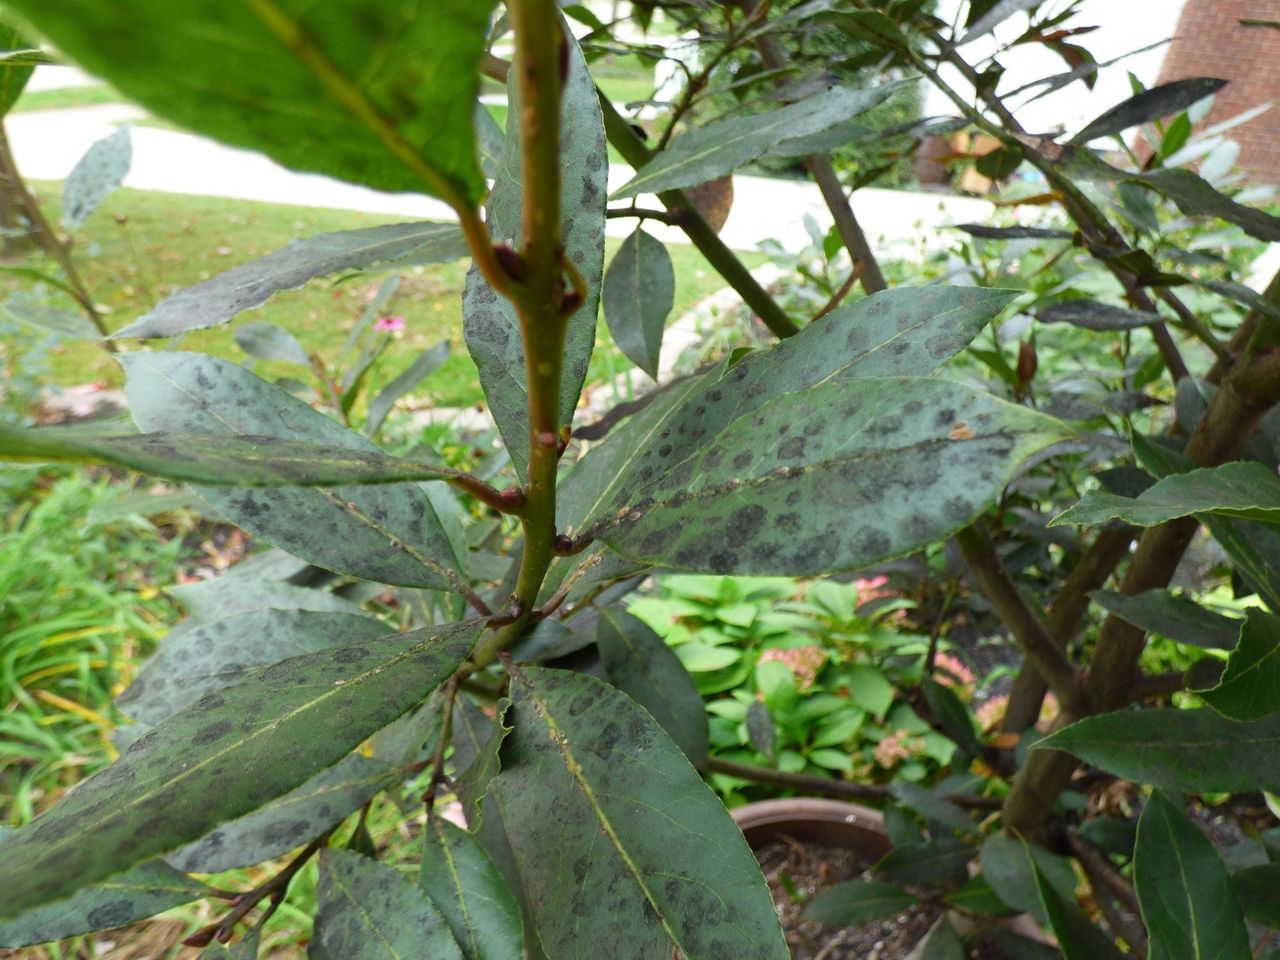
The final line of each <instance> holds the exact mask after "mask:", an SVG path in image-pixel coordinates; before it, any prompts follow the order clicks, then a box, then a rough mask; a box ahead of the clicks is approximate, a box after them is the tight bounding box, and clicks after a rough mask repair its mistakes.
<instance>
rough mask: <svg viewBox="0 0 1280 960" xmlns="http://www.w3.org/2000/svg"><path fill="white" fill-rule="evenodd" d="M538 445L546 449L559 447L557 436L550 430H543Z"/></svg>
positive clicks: (539, 435)
mask: <svg viewBox="0 0 1280 960" xmlns="http://www.w3.org/2000/svg"><path fill="white" fill-rule="evenodd" d="M537 440H538V443H539V444H540V445H542V446H544V447H554V446H557V445H558V441H557V440H556V435H555V434H554V433H552V432H551V431H550V430H543V431H542V432H541V433H539V434H538V436H537Z"/></svg>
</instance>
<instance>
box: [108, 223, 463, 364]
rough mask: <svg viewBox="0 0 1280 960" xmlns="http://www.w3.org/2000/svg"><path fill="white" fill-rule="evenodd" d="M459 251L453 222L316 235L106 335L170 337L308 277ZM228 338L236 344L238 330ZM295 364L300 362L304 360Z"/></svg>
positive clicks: (436, 258)
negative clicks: (232, 338) (232, 337)
mask: <svg viewBox="0 0 1280 960" xmlns="http://www.w3.org/2000/svg"><path fill="white" fill-rule="evenodd" d="M466 252H467V245H466V242H465V241H464V240H463V237H462V229H461V228H460V227H459V226H458V225H457V224H456V223H392V224H388V225H386V226H382V227H368V228H366V229H363V230H344V231H340V232H338V233H317V234H315V235H314V236H310V237H306V238H304V239H302V240H294V241H293V242H292V243H290V244H289V245H288V246H287V247H285V248H283V249H282V250H277V251H275V252H274V253H269V254H267V255H266V256H265V257H261V258H259V259H257V260H250V261H249V262H248V263H242V264H241V265H240V266H238V267H232V268H231V269H230V270H228V271H227V272H226V273H220V274H218V275H217V276H216V277H213V278H212V279H210V280H205V281H204V282H203V283H197V284H196V285H195V286H193V287H188V288H187V289H185V290H181V291H179V292H178V293H175V294H174V295H173V296H171V297H167V298H166V299H164V300H161V301H160V302H159V303H158V304H156V306H155V307H153V308H152V310H151V311H150V312H149V313H145V314H143V315H142V316H141V317H139V318H138V319H137V320H135V321H134V322H133V323H131V324H130V325H129V326H127V327H125V328H124V329H123V330H119V331H117V332H116V333H115V334H113V337H114V338H115V339H117V340H119V339H122V338H127V337H172V336H175V335H176V334H179V333H183V332H184V331H187V330H202V329H204V328H206V327H213V326H217V325H218V324H220V323H226V322H227V321H228V320H230V319H231V318H232V317H234V316H236V315H237V314H239V313H242V312H244V311H245V310H251V309H253V308H254V307H260V306H262V305H263V304H264V303H266V302H267V301H268V300H270V299H271V298H272V297H273V296H274V295H275V294H277V293H279V292H281V291H282V290H293V289H295V288H296V287H301V286H302V285H303V284H305V283H306V282H307V281H308V280H312V279H314V278H316V277H325V276H329V275H330V274H335V273H342V272H344V271H348V270H363V269H365V268H367V267H372V266H375V265H376V266H380V267H382V268H383V269H387V268H390V267H393V266H404V267H407V266H416V265H418V264H427V263H444V262H446V261H449V260H457V259H458V258H459V257H463V256H465V255H466ZM243 329H244V328H243V327H241V328H240V330H243ZM236 339H237V340H239V339H240V331H237V337H236ZM245 349H248V348H247V347H246V348H245ZM295 362H301V363H306V359H305V354H304V355H303V359H302V360H300V361H297V360H295Z"/></svg>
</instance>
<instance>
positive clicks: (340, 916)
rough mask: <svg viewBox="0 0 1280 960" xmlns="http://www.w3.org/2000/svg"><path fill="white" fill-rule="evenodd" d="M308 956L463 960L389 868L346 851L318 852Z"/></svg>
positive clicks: (436, 914)
mask: <svg viewBox="0 0 1280 960" xmlns="http://www.w3.org/2000/svg"><path fill="white" fill-rule="evenodd" d="M319 873H320V881H319V883H318V885H317V887H316V900H317V903H318V910H317V912H316V924H315V933H314V934H313V937H314V939H313V940H312V941H311V948H310V950H309V955H310V956H312V957H320V958H325V960H406V958H409V957H422V958H424V960H425V958H427V957H430V958H431V960H462V951H461V950H460V949H459V948H458V943H457V941H456V940H454V938H453V934H452V933H450V932H449V927H448V925H447V924H446V923H445V919H444V917H442V916H441V915H440V911H439V910H437V909H436V907H435V905H434V904H433V903H432V902H431V900H430V899H429V898H428V897H427V895H426V894H425V893H423V892H422V891H421V890H420V889H418V887H416V886H414V885H413V883H411V882H410V881H409V880H407V879H406V878H405V876H404V874H402V873H401V872H400V871H399V870H397V869H396V868H395V867H393V866H391V865H390V864H385V863H379V862H378V861H377V860H370V859H369V858H368V857H363V856H361V855H360V854H358V853H352V852H351V851H350V850H334V849H332V848H331V849H327V850H322V851H320V869H319Z"/></svg>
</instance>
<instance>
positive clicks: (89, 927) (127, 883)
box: [0, 835, 213, 947]
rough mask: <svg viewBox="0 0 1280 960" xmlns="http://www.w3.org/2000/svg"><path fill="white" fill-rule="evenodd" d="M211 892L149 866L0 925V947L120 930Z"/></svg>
mask: <svg viewBox="0 0 1280 960" xmlns="http://www.w3.org/2000/svg"><path fill="white" fill-rule="evenodd" d="M2 839H3V835H0V840H2ZM212 892H213V891H212V890H211V889H210V888H209V887H207V886H205V885H204V884H203V883H201V882H200V881H199V880H195V879H193V878H191V877H188V876H187V875H186V874H185V873H180V872H178V871H177V870H175V869H174V868H173V867H171V866H169V865H168V864H166V863H164V862H162V861H159V860H152V861H150V862H149V863H144V864H142V865H141V866H138V867H134V868H133V869H132V870H128V871H126V872H125V873H122V874H120V875H119V876H115V877H111V878H110V879H108V880H104V881H102V882H101V883H96V884H94V885H93V886H91V887H86V888H84V889H83V890H80V891H79V892H77V893H75V894H73V895H72V896H71V897H69V898H67V899H65V900H59V901H58V902H57V903H52V904H49V905H48V906H45V907H35V908H34V909H31V910H28V911H27V912H25V913H23V914H20V915H19V916H17V917H15V918H14V919H12V920H6V921H4V922H0V947H27V946H31V945H32V944H36V943H48V942H49V941H51V940H62V939H63V938H65V937H75V936H79V935H80V934H82V933H92V932H94V931H97V930H110V929H113V928H115V927H123V926H124V925H125V924H129V923H133V922H134V921H135V920H142V919H145V918H146V917H153V916H155V915H156V914H157V913H161V912H163V911H165V910H168V909H169V908H170V907H176V906H178V905H179V904H183V903H187V902H189V901H191V900H195V899H197V898H199V897H204V896H207V895H209V894H211V893H212Z"/></svg>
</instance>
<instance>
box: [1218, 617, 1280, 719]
mask: <svg viewBox="0 0 1280 960" xmlns="http://www.w3.org/2000/svg"><path fill="white" fill-rule="evenodd" d="M1245 612H1246V615H1247V617H1248V619H1247V620H1246V621H1245V623H1244V626H1243V627H1241V629H1240V642H1239V643H1238V644H1237V645H1236V648H1235V649H1234V650H1232V651H1231V656H1230V657H1229V658H1228V660H1227V668H1226V670H1225V671H1223V674H1222V678H1221V679H1220V680H1219V681H1218V684H1217V686H1215V687H1214V688H1213V689H1212V690H1203V691H1200V698H1201V699H1202V700H1204V702H1205V703H1207V704H1209V706H1211V707H1213V709H1215V710H1217V711H1218V712H1219V713H1220V714H1222V715H1223V716H1225V717H1229V718H1230V719H1232V720H1260V719H1261V718H1263V717H1265V716H1267V715H1268V714H1272V713H1275V712H1276V711H1278V710H1280V619H1277V618H1276V617H1275V616H1273V615H1272V614H1269V613H1267V612H1265V611H1263V610H1258V609H1250V610H1247V611H1245Z"/></svg>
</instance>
